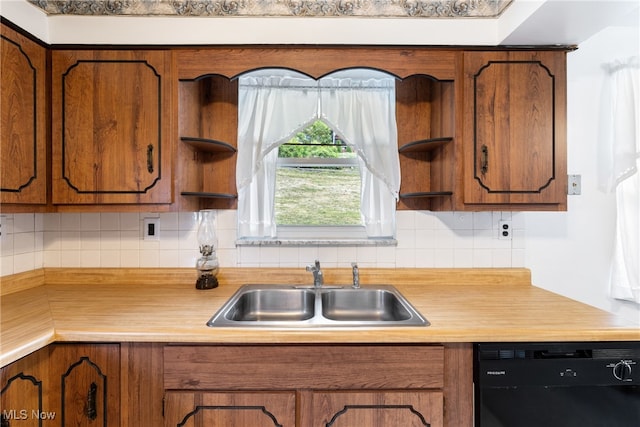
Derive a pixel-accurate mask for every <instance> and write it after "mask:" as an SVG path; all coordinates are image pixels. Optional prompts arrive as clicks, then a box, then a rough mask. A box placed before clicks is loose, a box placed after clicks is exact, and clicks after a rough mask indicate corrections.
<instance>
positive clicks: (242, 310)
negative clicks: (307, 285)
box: [225, 289, 315, 322]
mask: <svg viewBox="0 0 640 427" xmlns="http://www.w3.org/2000/svg"><path fill="white" fill-rule="evenodd" d="M314 313H315V293H314V292H313V291H311V290H302V289H252V290H248V291H247V292H243V293H242V294H241V295H240V296H239V298H238V299H237V301H236V302H235V303H234V304H233V306H232V307H231V310H229V312H228V313H227V314H226V316H225V317H226V318H227V319H229V320H232V321H239V322H268V321H293V322H296V321H301V320H307V319H311V318H312V317H313V315H314Z"/></svg>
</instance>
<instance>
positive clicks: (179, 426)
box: [164, 392, 296, 427]
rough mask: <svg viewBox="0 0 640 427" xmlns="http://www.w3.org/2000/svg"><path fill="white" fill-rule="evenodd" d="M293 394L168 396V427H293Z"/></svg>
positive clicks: (166, 404) (294, 411)
mask: <svg viewBox="0 0 640 427" xmlns="http://www.w3.org/2000/svg"><path fill="white" fill-rule="evenodd" d="M295 414H296V395H295V393H294V392H282V393H277V392H270V393H233V392H228V393H227V392H225V393H212V392H207V393H193V392H169V393H167V396H166V399H165V411H164V416H165V427H183V426H184V427H196V426H198V427H199V426H207V427H229V426H233V427H280V426H282V427H294V426H295V419H296V416H295Z"/></svg>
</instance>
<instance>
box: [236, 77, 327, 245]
mask: <svg viewBox="0 0 640 427" xmlns="http://www.w3.org/2000/svg"><path fill="white" fill-rule="evenodd" d="M317 109H318V88H317V82H316V81H314V80H313V79H310V78H308V77H307V76H305V75H303V74H299V73H294V72H292V71H288V70H269V71H268V72H267V71H262V72H260V71H259V72H254V73H252V74H250V75H246V76H243V77H241V78H240V81H239V90H238V156H237V158H238V161H237V164H236V186H237V188H238V236H239V237H247V236H251V237H275V236H276V223H275V216H274V215H275V211H274V199H275V197H274V195H275V182H276V179H275V174H276V167H275V162H276V160H277V158H278V150H277V147H278V145H280V144H281V143H282V142H285V141H287V140H289V139H290V138H291V137H292V136H293V135H295V134H296V133H297V132H298V131H300V130H301V129H303V128H304V127H305V126H307V125H308V124H309V123H312V122H313V121H314V120H316V118H317Z"/></svg>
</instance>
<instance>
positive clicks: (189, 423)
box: [165, 391, 443, 427]
mask: <svg viewBox="0 0 640 427" xmlns="http://www.w3.org/2000/svg"><path fill="white" fill-rule="evenodd" d="M296 402H298V404H296ZM296 414H297V415H296ZM296 418H298V419H299V420H300V421H299V422H296ZM297 425H299V426H308V427H362V426H367V427H387V426H403V427H425V426H430V427H442V426H443V395H442V392H438V391H411V392H399V391H388V392H386V391H379V392H361V391H345V392H342V391H299V392H297V393H296V392H292V391H284V392H233V391H229V392H180V391H172V392H168V393H167V395H166V397H165V427H197V426H207V427H227V426H233V427H286V426H291V427H295V426H297Z"/></svg>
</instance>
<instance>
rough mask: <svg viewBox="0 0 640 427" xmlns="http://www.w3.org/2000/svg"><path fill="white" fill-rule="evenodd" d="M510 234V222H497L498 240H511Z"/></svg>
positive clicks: (511, 230)
mask: <svg viewBox="0 0 640 427" xmlns="http://www.w3.org/2000/svg"><path fill="white" fill-rule="evenodd" d="M512 234H513V229H512V228H511V221H509V220H506V219H503V220H500V221H498V238H499V239H500V240H511V237H512Z"/></svg>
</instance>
